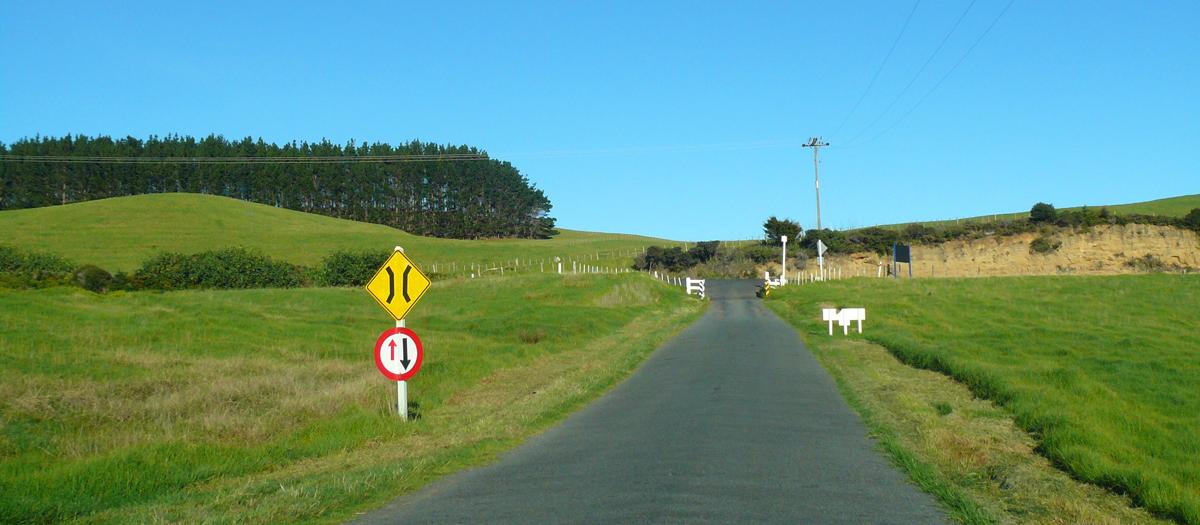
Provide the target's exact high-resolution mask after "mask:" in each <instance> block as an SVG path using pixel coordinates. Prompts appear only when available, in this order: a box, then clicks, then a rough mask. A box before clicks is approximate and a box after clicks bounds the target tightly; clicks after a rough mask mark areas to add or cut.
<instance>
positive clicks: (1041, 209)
mask: <svg viewBox="0 0 1200 525" xmlns="http://www.w3.org/2000/svg"><path fill="white" fill-rule="evenodd" d="M1057 216H1058V212H1057V211H1055V209H1054V205H1053V204H1046V203H1044V202H1039V203H1037V204H1034V205H1033V208H1030V210H1029V220H1030V222H1037V223H1050V222H1054V220H1055V219H1056V218H1057Z"/></svg>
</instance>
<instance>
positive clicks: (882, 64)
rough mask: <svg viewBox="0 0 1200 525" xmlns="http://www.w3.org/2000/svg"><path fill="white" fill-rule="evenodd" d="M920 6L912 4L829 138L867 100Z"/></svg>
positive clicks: (844, 124)
mask: <svg viewBox="0 0 1200 525" xmlns="http://www.w3.org/2000/svg"><path fill="white" fill-rule="evenodd" d="M920 5H921V0H917V1H916V2H913V6H912V9H911V10H909V12H908V17H906V18H905V19H904V25H902V26H900V33H899V34H897V35H896V39H895V40H892V46H891V47H889V48H888V52H887V54H886V55H884V56H883V62H880V63H879V67H878V68H876V69H875V74H874V75H872V76H871V81H870V82H868V83H867V87H866V89H863V92H862V94H861V95H859V96H858V100H857V101H855V102H854V106H852V107H851V108H850V111H849V112H848V113H846V117H845V118H843V119H842V122H841V123H840V124H838V126H837V127H836V128H834V130H833V133H831V134H830V135H829V137H830V138H833V137H836V136H837V134H838V132H840V131H842V128H843V127H845V126H846V123H847V122H849V121H850V117H852V116H854V112H855V111H858V107H859V106H860V105H862V102H863V100H865V99H866V98H867V94H868V93H870V92H871V88H872V87H875V81H877V80H879V74H880V73H882V72H883V68H884V67H885V66H887V63H888V60H890V59H891V58H892V53H894V52H895V51H896V45H897V44H899V43H900V39H901V38H903V37H904V33H905V32H906V31H908V24H909V22H912V18H913V15H914V14H916V12H917V6H920Z"/></svg>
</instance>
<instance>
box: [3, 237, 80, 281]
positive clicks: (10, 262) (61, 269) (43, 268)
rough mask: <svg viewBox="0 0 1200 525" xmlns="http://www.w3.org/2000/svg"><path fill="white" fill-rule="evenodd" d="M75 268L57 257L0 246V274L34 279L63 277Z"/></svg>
mask: <svg viewBox="0 0 1200 525" xmlns="http://www.w3.org/2000/svg"><path fill="white" fill-rule="evenodd" d="M73 268H75V265H74V264H71V262H70V261H68V260H66V259H64V258H62V257H59V256H57V255H53V254H49V253H43V252H34V251H29V250H22V249H18V248H15V247H13V246H6V245H0V272H5V273H16V274H21V275H27V276H30V277H33V278H34V279H39V278H41V277H47V276H53V275H65V274H68V273H71V269H73Z"/></svg>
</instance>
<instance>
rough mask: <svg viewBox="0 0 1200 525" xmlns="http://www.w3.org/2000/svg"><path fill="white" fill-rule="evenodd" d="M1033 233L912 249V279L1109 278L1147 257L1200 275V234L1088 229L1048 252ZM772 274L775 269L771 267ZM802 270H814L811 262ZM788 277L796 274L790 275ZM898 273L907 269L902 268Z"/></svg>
mask: <svg viewBox="0 0 1200 525" xmlns="http://www.w3.org/2000/svg"><path fill="white" fill-rule="evenodd" d="M1036 237H1038V234H1036V233H1028V234H1021V235H1012V236H1006V237H999V236H994V237H985V238H982V239H972V240H962V241H950V242H947V243H944V244H941V245H937V246H922V245H914V246H913V247H912V256H913V276H914V277H977V276H978V277H983V276H997V275H1058V274H1079V275H1109V274H1120V273H1138V272H1144V271H1146V267H1145V266H1144V265H1135V266H1130V264H1129V262H1130V261H1131V260H1135V259H1143V260H1144V258H1145V257H1146V256H1147V255H1150V256H1152V257H1153V258H1154V259H1156V260H1157V261H1159V262H1161V263H1162V264H1163V265H1165V268H1164V269H1167V270H1173V271H1191V272H1197V271H1200V235H1197V234H1196V233H1195V232H1192V231H1188V230H1182V229H1179V228H1172V227H1167V226H1151V225H1143V224H1129V225H1125V226H1109V225H1105V226H1097V227H1094V228H1092V229H1091V231H1087V232H1082V231H1071V230H1059V231H1056V232H1054V233H1052V234H1050V235H1049V238H1050V240H1051V241H1052V243H1055V242H1061V243H1062V244H1061V245H1060V246H1059V247H1058V249H1056V250H1054V251H1052V252H1050V253H1044V254H1043V253H1036V252H1033V251H1032V250H1030V249H1029V245H1030V243H1031V242H1032V241H1033V239H1035V238H1036ZM890 260H891V259H890V257H880V256H878V255H876V254H873V253H856V254H851V255H849V256H839V257H831V258H828V259H827V262H826V267H828V268H838V269H841V271H842V275H843V276H844V277H850V276H853V275H871V276H874V275H876V274H877V272H878V268H879V263H880V262H881V261H882V263H883V266H884V268H883V271H884V273H885V274H886V272H887V268H886V266H887V265H888V264H889V262H890ZM772 270H773V271H772V274H774V271H777V270H778V265H775V267H774V268H772ZM804 271H806V272H813V271H816V261H815V260H813V261H809V263H808V267H807V268H805V269H804ZM788 273H789V277H790V276H791V274H793V273H794V272H792V271H789V272H788ZM901 273H902V274H907V273H908V270H907V268H905V267H904V265H901Z"/></svg>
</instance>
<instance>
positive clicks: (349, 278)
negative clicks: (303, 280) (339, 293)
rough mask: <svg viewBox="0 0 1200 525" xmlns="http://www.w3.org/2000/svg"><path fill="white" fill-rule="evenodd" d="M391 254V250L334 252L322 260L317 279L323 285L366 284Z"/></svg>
mask: <svg viewBox="0 0 1200 525" xmlns="http://www.w3.org/2000/svg"><path fill="white" fill-rule="evenodd" d="M391 255H392V252H391V251H389V250H369V251H358V252H353V251H337V252H334V253H332V254H330V255H329V256H328V257H326V258H325V259H324V260H322V261H321V269H320V270H318V271H317V281H318V282H320V283H321V285H323V286H365V285H366V284H367V281H368V280H370V279H371V277H372V276H373V275H375V272H376V271H377V270H379V267H380V266H383V263H384V262H386V261H387V258H388V257H390V256H391Z"/></svg>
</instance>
